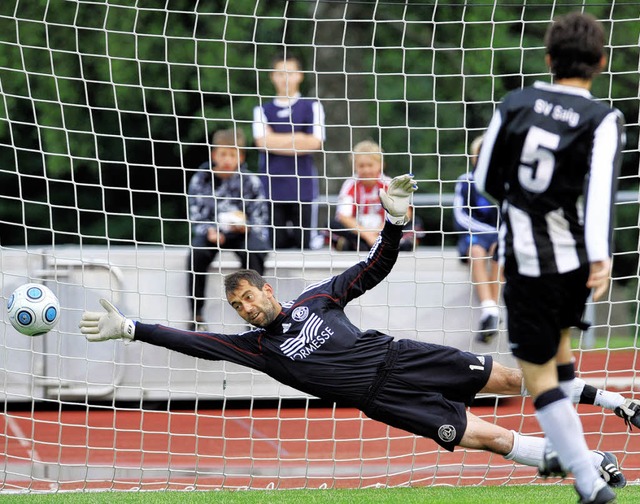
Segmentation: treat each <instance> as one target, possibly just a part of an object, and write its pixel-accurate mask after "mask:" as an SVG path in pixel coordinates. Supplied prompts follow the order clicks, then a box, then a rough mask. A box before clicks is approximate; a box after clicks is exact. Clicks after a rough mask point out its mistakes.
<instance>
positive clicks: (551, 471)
mask: <svg viewBox="0 0 640 504" xmlns="http://www.w3.org/2000/svg"><path fill="white" fill-rule="evenodd" d="M538 474H539V475H540V476H541V477H542V478H545V479H546V478H566V477H567V471H565V470H564V469H563V468H562V466H561V465H560V459H559V458H558V454H557V452H555V451H550V452H545V454H544V455H543V457H542V460H541V461H540V465H538Z"/></svg>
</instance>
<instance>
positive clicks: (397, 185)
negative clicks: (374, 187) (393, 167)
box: [379, 173, 418, 226]
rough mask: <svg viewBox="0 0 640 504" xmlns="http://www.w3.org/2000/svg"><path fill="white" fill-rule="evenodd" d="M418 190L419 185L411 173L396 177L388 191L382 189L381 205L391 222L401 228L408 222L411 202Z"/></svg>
mask: <svg viewBox="0 0 640 504" xmlns="http://www.w3.org/2000/svg"><path fill="white" fill-rule="evenodd" d="M417 189H418V184H416V181H415V180H414V179H413V174H411V173H409V174H406V175H400V176H398V177H394V178H393V179H392V180H391V182H390V183H389V187H388V188H387V190H386V191H385V190H384V189H380V191H379V195H380V203H381V204H382V207H383V208H384V209H385V210H386V212H387V219H388V220H389V222H391V223H392V224H396V225H399V226H403V225H405V224H406V223H407V222H408V219H407V212H408V211H409V201H410V200H411V195H412V194H413V193H414V192H416V190H417Z"/></svg>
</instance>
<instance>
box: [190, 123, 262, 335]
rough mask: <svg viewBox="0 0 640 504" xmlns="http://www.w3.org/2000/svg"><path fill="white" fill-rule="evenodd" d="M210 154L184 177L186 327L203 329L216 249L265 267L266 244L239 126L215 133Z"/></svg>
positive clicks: (258, 188)
mask: <svg viewBox="0 0 640 504" xmlns="http://www.w3.org/2000/svg"><path fill="white" fill-rule="evenodd" d="M212 143H213V148H212V149H211V159H210V160H208V161H206V162H204V163H203V164H202V165H201V166H200V167H199V169H198V171H197V172H196V173H195V174H194V175H193V177H191V180H190V181H189V188H188V195H189V220H190V221H191V230H192V236H193V240H192V248H191V250H190V252H189V260H188V264H187V271H188V274H187V279H188V292H189V293H190V294H191V297H190V303H191V313H192V316H193V317H194V318H193V321H192V323H191V324H190V329H192V330H195V329H199V330H204V329H206V327H205V326H204V322H205V319H204V315H203V308H204V303H205V288H206V280H207V274H206V272H207V268H208V267H209V264H211V262H212V261H213V260H214V259H215V258H216V256H217V255H218V252H219V251H220V250H221V249H229V250H233V252H234V253H235V254H236V255H237V256H238V258H239V259H240V262H241V266H242V268H247V267H248V268H251V269H255V270H256V271H259V272H261V274H262V273H263V272H264V261H265V258H266V255H267V254H266V250H267V249H268V248H269V241H268V227H267V224H268V221H269V207H268V204H267V200H266V196H265V193H264V188H263V187H262V183H261V182H260V179H259V178H258V176H257V175H254V174H252V173H251V172H249V171H248V170H247V167H246V165H245V164H244V161H245V152H244V148H245V146H246V140H245V136H244V133H243V132H242V130H240V129H226V130H220V131H217V132H216V133H214V135H213V138H212Z"/></svg>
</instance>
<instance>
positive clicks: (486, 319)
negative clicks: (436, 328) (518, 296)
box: [453, 136, 501, 343]
mask: <svg viewBox="0 0 640 504" xmlns="http://www.w3.org/2000/svg"><path fill="white" fill-rule="evenodd" d="M482 138H483V137H482V136H479V137H477V138H476V139H475V140H473V142H472V143H471V148H470V155H471V164H472V165H473V166H475V163H476V160H477V158H478V153H479V152H480V147H481V145H482ZM453 217H454V228H455V229H456V230H457V231H460V232H461V234H460V238H459V239H458V253H459V254H460V258H461V260H462V261H463V262H465V263H466V262H469V263H470V267H471V281H472V282H473V286H474V288H475V291H476V294H477V296H478V299H479V300H480V306H481V309H482V313H481V315H480V332H479V334H478V337H477V339H478V341H480V342H482V343H489V342H490V341H491V339H492V338H493V337H494V336H495V335H496V334H497V332H498V325H499V310H498V299H499V297H500V277H501V275H500V268H499V265H498V260H497V245H498V208H497V207H496V206H495V205H494V204H493V203H491V202H490V201H489V200H488V199H487V198H485V197H484V196H483V195H482V194H480V193H478V191H477V190H476V185H475V182H474V180H473V173H471V172H469V173H463V174H462V175H460V177H458V181H457V183H456V188H455V196H454V200H453Z"/></svg>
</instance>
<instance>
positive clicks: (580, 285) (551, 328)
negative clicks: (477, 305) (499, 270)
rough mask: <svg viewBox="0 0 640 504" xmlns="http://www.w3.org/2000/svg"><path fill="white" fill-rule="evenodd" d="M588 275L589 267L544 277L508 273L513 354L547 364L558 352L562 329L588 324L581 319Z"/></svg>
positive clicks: (536, 362)
mask: <svg viewBox="0 0 640 504" xmlns="http://www.w3.org/2000/svg"><path fill="white" fill-rule="evenodd" d="M588 277H589V267H588V266H587V267H582V268H579V269H577V270H574V271H571V272H569V273H562V274H557V275H543V276H541V277H527V276H522V275H518V274H513V273H512V274H507V275H505V280H506V284H505V288H504V302H505V305H506V307H507V314H508V318H507V329H508V332H509V341H510V344H511V351H512V352H513V355H515V356H516V357H517V358H518V359H521V360H523V361H526V362H531V363H533V364H544V363H545V362H548V361H549V360H550V359H552V358H553V357H554V356H555V355H556V352H557V351H558V344H559V342H560V334H561V331H562V330H563V329H566V328H568V327H580V328H583V329H586V328H587V327H588V324H586V323H584V322H583V321H582V316H583V313H584V307H585V303H586V300H587V298H588V297H589V292H590V290H589V289H588V288H587V287H586V283H587V279H588Z"/></svg>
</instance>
